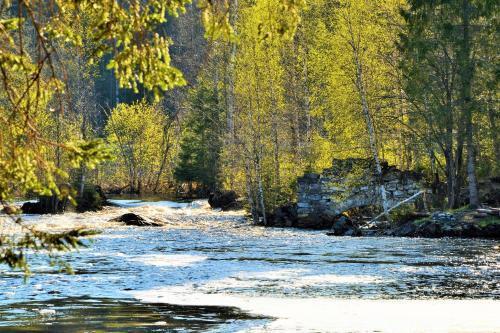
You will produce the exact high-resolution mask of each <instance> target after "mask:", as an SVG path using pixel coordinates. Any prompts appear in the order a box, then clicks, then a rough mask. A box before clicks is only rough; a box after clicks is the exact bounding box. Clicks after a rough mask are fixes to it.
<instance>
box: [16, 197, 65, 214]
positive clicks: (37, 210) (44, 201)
mask: <svg viewBox="0 0 500 333" xmlns="http://www.w3.org/2000/svg"><path fill="white" fill-rule="evenodd" d="M67 205H68V199H67V198H62V199H60V198H59V197H57V196H56V195H53V196H41V197H39V198H38V201H37V202H31V201H28V202H25V203H24V204H23V205H22V206H21V210H22V212H23V213H24V214H58V213H63V212H64V211H65V210H66V207H67Z"/></svg>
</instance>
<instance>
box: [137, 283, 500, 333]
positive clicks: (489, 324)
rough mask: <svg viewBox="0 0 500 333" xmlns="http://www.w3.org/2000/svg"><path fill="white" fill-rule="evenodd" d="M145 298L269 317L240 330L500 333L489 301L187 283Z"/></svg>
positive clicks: (141, 295)
mask: <svg viewBox="0 0 500 333" xmlns="http://www.w3.org/2000/svg"><path fill="white" fill-rule="evenodd" d="M133 295H134V297H136V298H138V299H140V300H142V301H144V302H151V303H157V302H168V303H172V304H180V305H198V306H233V307H237V308H240V309H242V310H244V311H247V312H248V313H250V314H254V315H262V316H269V317H272V318H273V319H274V320H273V321H271V322H270V323H268V324H264V325H262V326H257V327H253V328H251V329H245V330H244V331H245V332H332V333H333V332H336V333H341V332H342V333H348V332H385V333H406V332H407V333H417V332H418V333H449V332H456V333H459V332H460V333H464V332H468V333H483V332H484V333H486V332H487V333H492V332H499V330H500V319H499V316H498V314H499V313H500V302H498V301H493V300H437V299H436V300H360V299H332V298H324V297H317V298H290V297H287V298H284V297H282V298H278V297H241V296H236V295H228V294H205V293H197V292H196V291H193V290H192V288H189V287H168V288H159V289H154V290H148V291H141V292H134V293H133Z"/></svg>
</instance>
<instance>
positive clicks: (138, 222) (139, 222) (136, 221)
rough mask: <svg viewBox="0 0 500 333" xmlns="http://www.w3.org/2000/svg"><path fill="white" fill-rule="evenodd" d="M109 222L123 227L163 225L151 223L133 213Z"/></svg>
mask: <svg viewBox="0 0 500 333" xmlns="http://www.w3.org/2000/svg"><path fill="white" fill-rule="evenodd" d="M109 221H110V222H122V223H125V225H134V226H139V227H161V226H164V224H163V223H160V222H156V221H153V220H151V219H149V218H147V217H142V216H140V215H137V214H134V213H126V214H123V215H122V216H119V217H117V218H114V219H111V220H109Z"/></svg>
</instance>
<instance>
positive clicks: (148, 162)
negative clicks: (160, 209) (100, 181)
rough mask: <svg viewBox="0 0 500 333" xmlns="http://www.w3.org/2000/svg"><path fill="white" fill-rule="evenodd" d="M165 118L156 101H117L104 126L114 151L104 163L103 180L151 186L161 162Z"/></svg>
mask: <svg viewBox="0 0 500 333" xmlns="http://www.w3.org/2000/svg"><path fill="white" fill-rule="evenodd" d="M166 126H167V118H166V116H165V115H164V114H163V113H162V110H161V109H160V108H159V106H158V105H152V104H148V103H147V102H146V101H144V100H143V101H140V102H136V103H133V104H131V105H127V104H119V105H118V106H117V107H116V108H115V109H113V110H112V112H111V114H110V116H109V118H108V121H107V124H106V128H105V132H106V134H107V141H108V143H109V144H110V145H111V149H112V150H113V151H115V152H116V155H117V158H116V159H115V161H112V162H109V163H108V164H106V166H105V169H106V170H108V171H109V174H108V175H107V176H106V178H107V179H106V182H107V184H115V185H118V184H120V185H121V186H123V183H124V182H125V184H127V183H128V184H129V186H130V189H131V190H132V191H142V190H144V189H146V190H148V189H151V188H152V186H153V185H154V182H155V180H156V177H155V176H156V175H157V172H159V168H160V165H161V160H162V154H161V152H162V151H163V150H164V149H163V145H164V136H165V135H168V129H167V132H165V129H166Z"/></svg>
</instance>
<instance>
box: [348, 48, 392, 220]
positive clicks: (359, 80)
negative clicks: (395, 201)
mask: <svg viewBox="0 0 500 333" xmlns="http://www.w3.org/2000/svg"><path fill="white" fill-rule="evenodd" d="M351 46H352V49H353V53H354V62H355V65H356V88H357V90H358V93H359V96H360V99H361V109H362V111H363V115H364V117H365V121H366V127H367V130H368V136H369V139H370V149H371V152H372V156H373V160H374V161H375V169H376V170H375V171H376V173H377V178H378V180H379V189H380V197H381V199H382V208H383V209H384V215H385V217H386V218H387V220H389V221H390V216H389V211H388V209H389V205H388V204H387V194H386V191H385V186H384V180H383V175H382V166H381V165H380V159H379V155H378V150H377V138H376V135H375V128H374V126H373V121H372V118H371V114H370V109H369V106H368V99H367V95H366V89H365V86H364V81H363V66H362V64H361V59H360V58H359V54H358V50H357V48H356V47H355V45H354V43H352V44H351Z"/></svg>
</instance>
